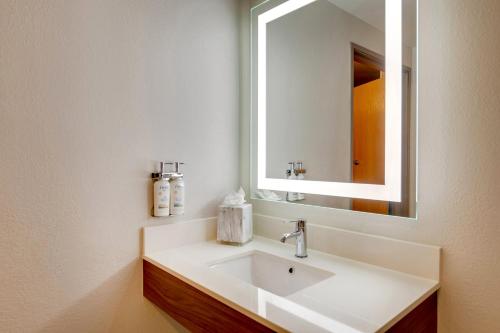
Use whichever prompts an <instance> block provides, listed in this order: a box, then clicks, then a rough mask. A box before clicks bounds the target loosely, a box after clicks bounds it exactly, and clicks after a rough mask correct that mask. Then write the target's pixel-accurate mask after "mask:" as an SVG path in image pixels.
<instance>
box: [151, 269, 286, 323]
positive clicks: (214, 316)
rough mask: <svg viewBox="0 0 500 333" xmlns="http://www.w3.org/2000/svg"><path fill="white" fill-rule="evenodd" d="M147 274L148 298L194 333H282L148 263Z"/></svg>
mask: <svg viewBox="0 0 500 333" xmlns="http://www.w3.org/2000/svg"><path fill="white" fill-rule="evenodd" d="M143 274H144V277H143V284H144V285H143V293H144V296H145V297H146V298H147V299H148V300H150V301H151V302H153V303H154V304H155V305H157V306H158V307H159V308H161V309H162V310H164V311H165V312H167V313H168V314H169V315H170V316H171V317H172V318H174V319H175V320H177V321H178V322H179V323H180V324H181V325H183V326H184V327H185V328H187V329H188V330H190V331H191V332H221V333H226V332H227V333H235V332H238V333H247V332H248V333H251V332H258V333H260V332H266V333H267V332H278V331H277V330H273V329H270V328H268V327H267V326H264V325H263V324H261V323H259V322H257V321H255V320H254V319H252V318H250V317H248V316H246V315H244V314H242V313H241V312H239V311H237V310H235V309H233V308H231V307H229V306H227V305H226V304H224V303H222V302H220V301H219V300H217V299H215V298H213V297H212V296H210V295H207V294H206V293H204V292H202V291H200V290H198V289H196V288H194V287H192V286H191V285H189V284H187V283H186V282H184V281H182V280H180V279H179V278H177V277H175V276H173V275H172V274H169V273H168V272H166V271H164V270H162V269H161V268H159V267H157V266H155V265H153V264H151V263H150V262H148V261H146V260H143ZM280 332H284V331H283V330H280Z"/></svg>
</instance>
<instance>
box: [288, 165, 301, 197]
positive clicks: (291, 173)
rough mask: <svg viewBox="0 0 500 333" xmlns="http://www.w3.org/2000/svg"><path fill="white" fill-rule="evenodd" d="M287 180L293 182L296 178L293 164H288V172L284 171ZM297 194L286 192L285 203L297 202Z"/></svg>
mask: <svg viewBox="0 0 500 333" xmlns="http://www.w3.org/2000/svg"><path fill="white" fill-rule="evenodd" d="M286 176H287V179H290V180H295V179H297V176H296V175H295V162H289V163H288V170H286ZM297 199H298V197H297V193H296V192H287V193H286V200H287V201H297Z"/></svg>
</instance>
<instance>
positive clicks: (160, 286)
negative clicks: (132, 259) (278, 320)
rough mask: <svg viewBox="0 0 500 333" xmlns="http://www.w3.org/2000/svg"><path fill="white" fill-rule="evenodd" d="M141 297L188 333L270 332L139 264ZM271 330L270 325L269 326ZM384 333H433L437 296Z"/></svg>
mask: <svg viewBox="0 0 500 333" xmlns="http://www.w3.org/2000/svg"><path fill="white" fill-rule="evenodd" d="M143 274H144V277H143V281H144V282H143V283H144V285H143V293H144V297H146V298H147V299H148V300H150V301H151V302H153V303H154V304H155V305H157V306H158V307H159V308H161V309H162V310H163V311H165V312H166V313H168V314H169V315H170V316H171V317H172V318H174V319H175V320H177V321H178V322H179V323H180V324H181V325H183V326H184V327H185V328H187V329H188V330H190V331H191V332H195V333H196V332H221V333H236V332H237V333H251V332H255V333H261V332H266V333H267V332H287V331H285V330H284V329H281V328H278V327H277V326H276V327H275V328H274V329H272V328H270V327H268V326H265V325H264V324H262V323H260V322H258V321H256V320H254V319H252V318H250V317H248V316H247V315H245V314H243V313H241V312H239V311H238V310H236V309H234V308H232V307H230V306H228V305H226V304H224V303H222V302H221V301H219V300H217V299H215V298H214V297H212V296H210V295H208V294H206V293H204V292H203V291H201V290H198V289H196V288H195V287H193V286H191V285H189V284H188V283H186V282H184V281H182V280H181V279H179V278H177V277H175V276H174V275H172V274H170V273H168V272H166V271H164V270H163V269H161V268H159V267H157V266H155V265H154V264H152V263H150V262H148V261H146V260H143ZM270 326H272V324H270ZM387 332H388V333H436V332H437V292H435V293H434V294H432V295H431V296H429V297H428V298H427V299H426V300H425V301H423V302H422V303H421V304H420V305H419V306H417V307H416V308H415V309H414V310H413V311H411V312H410V313H409V314H407V315H406V316H405V317H404V318H402V319H401V320H400V321H398V322H397V323H396V324H394V326H392V327H391V328H389V330H387Z"/></svg>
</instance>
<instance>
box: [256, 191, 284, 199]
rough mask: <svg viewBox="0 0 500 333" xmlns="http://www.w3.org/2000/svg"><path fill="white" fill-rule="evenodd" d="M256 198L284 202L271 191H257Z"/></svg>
mask: <svg viewBox="0 0 500 333" xmlns="http://www.w3.org/2000/svg"><path fill="white" fill-rule="evenodd" d="M255 196H256V197H257V198H258V199H264V200H272V201H280V200H282V198H281V197H280V196H279V195H278V194H276V193H274V192H273V191H269V190H257V191H255Z"/></svg>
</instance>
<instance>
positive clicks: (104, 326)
mask: <svg viewBox="0 0 500 333" xmlns="http://www.w3.org/2000/svg"><path fill="white" fill-rule="evenodd" d="M96 312H98V313H96ZM41 332H44V333H49V332H50V333H54V332H85V333H91V332H96V333H101V332H120V333H127V332H131V333H132V332H134V333H135V332H148V333H149V332H179V333H184V332H188V331H187V330H186V329H185V328H183V327H182V326H181V325H179V324H178V323H177V322H176V321H174V320H173V319H172V318H170V317H169V316H168V315H167V314H166V313H164V312H163V311H161V310H160V309H159V308H157V307H156V306H155V305H153V304H152V303H151V302H149V301H148V300H147V299H145V298H144V297H143V296H142V259H140V258H137V259H135V260H133V261H132V262H130V263H129V264H128V265H126V266H124V267H123V268H122V269H120V270H119V271H118V272H117V273H116V274H114V275H113V276H111V277H110V278H109V279H107V280H106V281H104V283H102V284H101V285H100V286H99V287H97V288H95V289H94V290H92V291H91V292H90V293H88V295H87V296H85V297H83V298H81V299H79V300H77V301H76V302H75V304H73V305H72V306H70V307H68V308H67V309H65V310H64V311H63V312H61V313H60V314H59V315H58V316H57V317H55V318H52V319H50V320H49V321H48V323H47V324H46V325H45V326H44V328H43V329H42V330H41Z"/></svg>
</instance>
